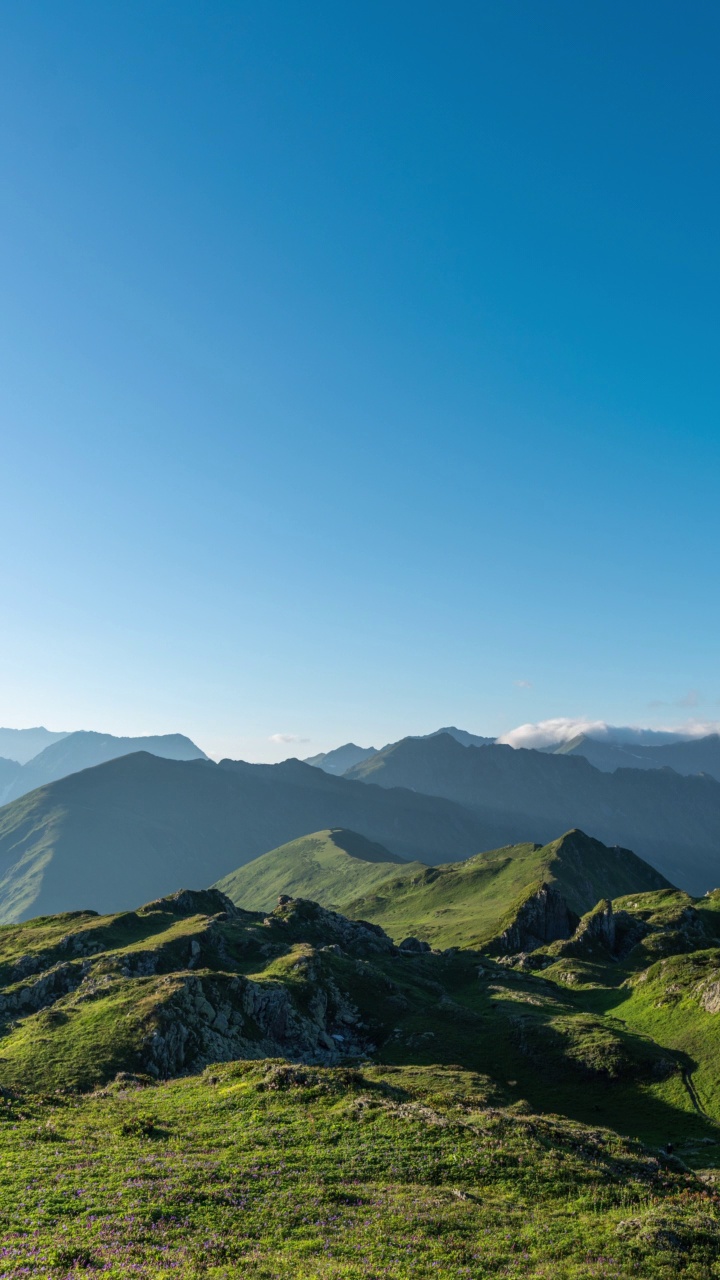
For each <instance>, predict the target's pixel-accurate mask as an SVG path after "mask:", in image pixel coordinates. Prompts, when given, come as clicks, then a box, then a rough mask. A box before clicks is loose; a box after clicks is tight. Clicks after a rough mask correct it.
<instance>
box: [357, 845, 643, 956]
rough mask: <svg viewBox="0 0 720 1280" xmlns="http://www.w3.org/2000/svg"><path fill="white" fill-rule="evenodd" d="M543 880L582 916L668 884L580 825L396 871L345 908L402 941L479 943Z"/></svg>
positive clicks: (495, 931) (502, 924) (627, 853)
mask: <svg viewBox="0 0 720 1280" xmlns="http://www.w3.org/2000/svg"><path fill="white" fill-rule="evenodd" d="M543 884H547V885H551V886H554V887H555V888H556V889H557V891H558V893H559V894H560V895H561V896H562V898H563V899H564V901H565V903H566V904H567V905H568V906H569V907H570V909H571V911H572V912H575V913H576V914H577V915H578V916H580V915H583V914H584V912H586V911H588V910H590V908H591V907H593V906H594V905H595V903H596V902H597V901H598V900H599V899H600V898H614V897H617V896H618V895H620V894H625V893H643V892H645V891H646V890H650V889H664V888H667V887H668V882H667V881H666V880H665V879H664V877H663V876H661V875H659V873H658V872H657V871H655V870H654V869H653V868H652V867H651V866H649V865H648V864H647V863H646V862H643V860H642V859H641V858H637V857H636V856H635V854H634V853H631V852H630V850H629V849H620V848H610V849H609V848H607V847H606V846H605V845H604V844H601V843H600V841H599V840H594V839H592V838H591V837H590V836H586V835H585V833H584V832H582V831H568V832H567V833H566V834H565V835H564V836H561V837H560V838H559V839H558V840H554V841H552V843H550V844H547V845H542V846H541V845H537V844H520V845H514V846H508V847H506V848H504V849H495V850H492V851H490V852H489V853H479V854H477V855H476V856H475V857H472V858H468V859H467V860H466V861H464V862H456V863H454V864H451V865H450V866H442V867H426V868H423V869H422V870H421V871H418V872H415V873H413V874H412V875H403V876H391V877H389V878H388V879H387V880H386V881H384V883H382V884H380V885H379V886H378V887H377V888H376V889H375V890H373V891H372V892H371V893H367V894H363V895H361V896H358V897H356V898H350V897H347V898H345V899H344V901H343V903H342V910H343V911H344V912H345V914H347V915H349V916H351V917H353V918H355V919H357V918H362V919H365V920H371V921H373V922H374V923H375V924H379V925H381V926H382V928H383V929H385V931H386V932H387V933H389V934H390V936H391V937H392V938H394V939H395V940H396V941H398V942H399V941H400V940H401V939H402V938H404V937H406V936H407V935H408V934H414V935H416V936H417V937H419V938H421V939H422V940H423V941H426V942H429V943H431V944H432V945H433V946H436V947H450V946H466V947H482V946H486V945H488V944H489V943H490V942H491V941H492V940H493V939H496V938H497V937H498V935H499V934H500V933H502V932H503V930H505V929H506V928H507V927H508V926H509V925H511V924H512V923H513V921H514V920H515V918H516V916H517V914H518V911H519V909H520V908H521V907H522V905H523V904H524V903H525V902H526V901H527V900H528V899H529V898H531V897H532V896H533V895H534V894H535V893H536V892H537V891H538V889H540V887H541V886H542V885H543ZM556 936H557V935H556Z"/></svg>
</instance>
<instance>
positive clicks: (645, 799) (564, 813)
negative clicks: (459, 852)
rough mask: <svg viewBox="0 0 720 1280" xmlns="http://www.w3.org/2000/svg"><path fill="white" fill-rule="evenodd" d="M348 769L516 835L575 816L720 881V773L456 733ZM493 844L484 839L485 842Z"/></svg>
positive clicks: (678, 871)
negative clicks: (611, 766)
mask: <svg viewBox="0 0 720 1280" xmlns="http://www.w3.org/2000/svg"><path fill="white" fill-rule="evenodd" d="M346 776H347V777H348V778H351V779H355V780H358V781H362V782H365V783H370V784H374V785H378V786H381V787H408V788H412V789H413V790H415V791H418V792H422V793H424V794H426V795H434V796H443V797H445V798H446V799H448V800H453V801H455V802H456V803H457V804H462V805H464V806H466V807H467V808H469V809H472V810H477V811H478V812H482V814H483V817H484V820H485V821H486V822H488V823H492V824H493V825H494V826H495V828H496V829H498V830H499V829H502V830H503V831H504V833H505V834H504V835H503V837H502V838H501V839H500V840H499V841H493V842H490V841H487V842H484V847H485V848H488V847H489V846H490V843H496V844H503V843H509V844H513V843H516V842H519V841H522V840H527V839H528V838H532V839H535V840H538V839H539V840H549V839H552V837H553V835H554V834H555V832H557V831H562V830H564V829H566V828H567V827H568V826H573V827H580V828H582V829H583V830H585V831H592V832H593V833H594V834H595V835H596V836H597V837H598V838H599V839H601V840H603V841H604V842H605V843H606V844H608V845H615V844H619V845H623V846H624V847H626V848H629V849H635V850H636V851H637V853H639V854H640V856H641V857H643V858H646V859H647V860H648V862H650V863H651V864H652V865H653V866H654V867H657V868H658V870H659V871H661V872H662V873H663V875H665V876H667V877H668V879H669V880H671V881H672V882H673V883H674V884H679V885H681V886H682V888H684V889H686V890H687V891H688V892H690V893H695V894H703V893H705V892H706V891H707V890H709V889H713V888H715V887H716V886H717V881H718V876H719V872H718V856H717V855H718V848H719V847H720V782H719V781H717V779H715V778H712V777H709V776H704V775H703V776H697V777H682V776H680V775H679V774H677V773H674V772H673V771H672V770H669V769H662V770H661V769H627V768H625V769H618V770H616V771H615V772H614V773H603V772H601V771H600V770H599V769H595V768H594V767H593V766H592V765H591V764H590V762H589V761H588V760H586V759H585V758H584V757H583V756H581V755H554V754H553V755H549V754H547V753H546V752H543V751H527V750H517V751H515V750H513V749H512V747H509V746H504V745H498V744H495V745H489V746H480V747H475V746H468V747H465V746H461V745H460V744H459V743H458V742H456V741H455V740H454V739H453V738H452V737H451V736H450V735H449V734H440V735H437V736H434V737H430V738H424V739H418V738H405V739H403V741H402V742H398V743H395V744H394V745H393V746H391V747H386V748H385V749H384V750H383V751H380V752H378V753H377V755H375V756H373V757H372V759H371V760H368V761H366V762H365V763H363V764H359V765H357V766H355V767H354V768H352V769H350V770H349V771H348V773H347V775H346ZM481 847H483V846H481Z"/></svg>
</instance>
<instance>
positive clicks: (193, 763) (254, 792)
mask: <svg viewBox="0 0 720 1280" xmlns="http://www.w3.org/2000/svg"><path fill="white" fill-rule="evenodd" d="M468 749H469V748H468ZM458 750H465V748H460V747H459V748H458ZM334 827H344V828H348V829H349V830H351V831H360V832H362V834H363V835H364V836H365V837H366V838H367V839H368V840H375V841H378V842H380V843H381V844H383V845H384V846H386V847H387V848H388V849H389V850H390V851H391V852H392V853H393V854H395V855H397V856H400V857H408V858H413V857H417V858H419V859H420V860H422V861H424V862H442V861H450V860H451V859H456V858H457V857H463V856H467V855H469V854H471V853H474V852H476V851H477V849H479V848H482V847H483V846H485V847H487V846H488V845H497V844H499V843H501V841H502V837H501V838H500V839H497V834H498V833H497V831H496V829H495V827H494V826H493V823H492V821H491V820H490V819H488V818H487V817H485V816H484V815H482V814H481V813H469V812H468V811H467V810H466V809H464V808H463V807H462V806H460V805H456V804H453V803H452V802H450V801H447V800H442V799H436V798H434V797H430V796H423V795H414V794H413V793H412V792H410V791H388V790H386V789H385V788H382V787H365V786H361V785H359V784H358V783H356V782H348V781H346V780H345V779H344V778H334V777H332V775H330V774H327V773H323V771H322V770H321V769H314V768H312V767H311V766H310V765H307V764H303V763H302V762H301V761H299V760H286V761H284V762H283V763H282V764H277V765H253V764H245V763H244V762H242V761H229V760H228V761H223V762H222V763H221V764H219V765H216V764H214V763H213V762H212V761H209V760H189V761H184V760H182V761H178V760H165V759H161V758H160V757H159V756H153V755H150V754H148V753H147V752H139V753H136V754H134V755H128V756H123V757H120V758H119V759H115V760H111V761H109V762H108V763H106V764H102V765H97V766H96V767H95V768H92V769H86V770H83V771H82V772H80V773H73V774H70V775H69V776H68V777H65V778H62V779H60V780H59V781H57V782H53V783H49V784H48V785H47V786H45V787H41V788H39V789H38V790H36V791H33V792H31V793H30V794H29V795H25V796H22V797H21V798H20V799H18V800H14V801H13V802H12V803H11V804H7V805H5V806H4V807H3V808H2V809H0V921H9V920H19V919H25V918H27V917H28V916H31V915H37V914H40V913H54V912H57V911H64V910H74V909H75V908H76V907H77V906H78V904H80V905H81V906H87V907H92V908H93V909H94V910H111V909H112V910H119V909H122V908H129V907H131V906H132V904H133V903H134V902H138V901H142V900H143V899H149V898H151V897H157V896H159V895H160V894H162V893H164V892H165V891H166V890H167V888H168V886H170V885H173V884H177V883H178V882H180V883H182V882H183V881H184V882H185V883H195V884H198V883H199V884H210V883H212V882H213V881H215V880H218V879H219V878H220V877H222V876H226V875H228V874H229V873H230V872H231V871H233V870H235V869H236V868H237V867H239V866H241V865H242V864H243V863H245V862H249V861H250V860H251V859H252V858H256V857H258V856H259V854H261V853H264V852H266V850H268V849H274V848H276V847H277V846H279V845H281V844H286V843H287V842H288V841H290V840H295V839H297V838H298V837H299V836H303V835H306V834H307V832H308V831H322V830H325V829H328V828H334ZM488 833H490V838H489V839H488Z"/></svg>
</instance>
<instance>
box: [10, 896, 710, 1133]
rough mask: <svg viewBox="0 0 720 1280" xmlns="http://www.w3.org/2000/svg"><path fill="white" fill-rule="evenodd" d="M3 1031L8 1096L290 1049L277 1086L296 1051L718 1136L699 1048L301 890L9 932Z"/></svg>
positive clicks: (587, 1114) (650, 1127)
mask: <svg viewBox="0 0 720 1280" xmlns="http://www.w3.org/2000/svg"><path fill="white" fill-rule="evenodd" d="M510 959H511V960H512V957H510ZM606 967H607V968H610V969H611V968H612V966H611V965H610V966H606ZM548 972H549V970H548ZM0 1030H1V1031H2V1075H3V1088H4V1090H5V1091H6V1092H5V1093H4V1095H3V1099H2V1102H3V1109H4V1108H5V1107H6V1105H7V1097H8V1093H7V1091H8V1090H14V1089H17V1088H28V1087H30V1088H33V1089H36V1090H38V1091H42V1092H52V1091H54V1090H57V1089H60V1090H61V1091H63V1092H65V1091H67V1090H68V1089H73V1088H80V1089H84V1090H86V1089H89V1088H92V1087H93V1086H94V1085H99V1084H103V1083H106V1082H108V1081H110V1080H112V1079H113V1077H114V1076H115V1074H116V1073H117V1072H118V1071H125V1072H131V1073H134V1074H137V1073H139V1074H140V1076H141V1077H145V1078H146V1079H147V1078H148V1077H152V1078H154V1079H161V1080H165V1079H167V1078H169V1077H173V1076H177V1075H185V1074H187V1073H189V1072H197V1071H200V1070H202V1069H203V1068H204V1067H205V1066H206V1065H207V1064H209V1063H217V1062H223V1061H234V1060H237V1059H246V1060H247V1059H260V1058H268V1057H271V1058H276V1059H277V1058H284V1059H286V1060H287V1059H289V1060H290V1062H291V1063H294V1066H290V1067H289V1068H288V1067H283V1066H282V1065H281V1064H277V1063H276V1064H273V1066H272V1067H271V1068H270V1074H269V1078H268V1089H269V1090H272V1089H273V1088H276V1089H283V1088H287V1087H291V1085H292V1082H293V1080H294V1078H295V1077H294V1074H293V1073H294V1072H296V1071H298V1070H300V1073H301V1075H302V1068H300V1067H299V1065H298V1064H303V1063H304V1064H312V1065H315V1066H317V1065H327V1066H331V1065H333V1064H337V1063H340V1062H344V1063H346V1064H348V1065H354V1066H355V1067H357V1064H358V1062H368V1060H373V1059H374V1060H375V1062H376V1063H379V1064H385V1066H386V1067H391V1066H395V1067H401V1068H403V1067H405V1068H407V1067H409V1066H415V1067H417V1066H421V1065H423V1064H424V1065H436V1066H452V1067H453V1069H455V1070H457V1069H458V1068H461V1069H464V1070H470V1071H481V1072H483V1075H484V1077H485V1079H486V1082H487V1088H488V1091H489V1093H491V1094H494V1095H495V1097H496V1099H498V1100H500V1099H502V1098H503V1097H505V1098H507V1099H508V1100H509V1099H510V1098H515V1099H517V1100H518V1101H520V1099H525V1100H526V1106H527V1104H529V1105H530V1106H531V1107H532V1108H533V1109H534V1110H536V1111H537V1110H543V1111H551V1112H553V1113H554V1114H555V1115H566V1116H571V1117H573V1118H574V1119H576V1120H586V1121H588V1120H589V1121H594V1122H595V1123H598V1122H599V1117H601V1118H602V1122H603V1123H605V1124H609V1125H612V1126H614V1127H616V1128H617V1129H619V1130H620V1132H625V1133H632V1134H634V1135H636V1136H638V1137H645V1138H652V1137H655V1138H656V1140H657V1138H658V1137H663V1138H665V1137H666V1136H667V1135H668V1134H669V1133H673V1134H675V1133H676V1132H680V1133H682V1134H684V1135H686V1136H688V1137H691V1136H696V1137H701V1136H702V1135H706V1134H710V1133H712V1134H713V1136H718V1135H717V1132H716V1131H715V1130H714V1126H713V1124H712V1122H711V1121H709V1120H708V1119H707V1118H704V1117H699V1116H698V1115H697V1114H696V1112H695V1109H694V1105H693V1100H692V1097H691V1095H690V1094H689V1092H688V1091H687V1090H686V1089H685V1088H684V1086H683V1071H684V1070H685V1069H686V1067H687V1059H686V1058H685V1057H684V1056H683V1055H682V1054H676V1053H674V1052H673V1051H672V1050H668V1049H667V1048H666V1047H664V1046H662V1045H661V1044H658V1043H657V1042H656V1041H654V1040H653V1039H652V1038H648V1037H644V1036H639V1035H636V1034H633V1033H632V1032H629V1031H627V1030H626V1029H624V1028H623V1027H622V1026H620V1025H619V1024H617V1023H616V1022H615V1021H614V1020H613V1018H612V1016H609V1017H607V1016H606V1015H604V1014H603V1013H592V1012H590V1011H589V1009H588V1006H587V1001H586V1000H584V996H583V993H576V992H573V991H569V990H567V989H565V986H564V984H563V982H562V981H559V982H553V981H551V980H549V979H548V978H546V977H545V976H544V975H543V976H540V975H537V974H535V973H528V972H525V971H523V970H519V969H513V968H511V967H509V966H508V965H507V964H503V965H501V964H498V963H496V962H494V961H493V960H492V959H490V958H488V957H482V956H481V955H480V954H478V953H477V952H472V951H458V952H449V953H442V954H416V955H413V954H407V953H404V952H402V951H401V950H399V949H398V948H397V947H395V946H393V944H392V942H391V940H390V939H389V938H388V937H387V935H385V934H384V933H383V931H382V929H379V928H378V927H377V926H373V925H372V924H368V923H363V922H359V921H358V922H353V921H351V920H348V919H347V918H346V917H344V916H342V915H339V914H337V913H335V912H331V911H327V910H325V909H323V908H322V907H320V906H318V905H317V903H314V902H310V901H308V900H306V899H302V898H297V899H293V900H291V901H290V902H287V903H284V904H283V905H279V906H277V907H276V908H275V910H274V911H272V912H271V913H269V914H268V915H267V916H266V915H264V914H262V913H255V912H245V911H239V910H238V909H237V908H234V907H233V905H232V904H231V903H230V902H229V900H228V899H227V898H226V897H224V895H223V894H221V893H219V892H218V891H217V890H204V891H199V892H198V891H191V890H181V891H179V892H177V893H174V894H171V895H170V896H168V897H166V898H162V899H158V900H156V901H153V902H150V903H147V904H146V905H145V906H144V907H141V908H139V909H138V910H136V911H129V912H123V913H122V914H119V915H118V914H115V915H111V916H102V917H100V916H96V915H93V914H92V913H88V912H70V913H66V914H63V915H60V916H51V917H43V918H41V919H39V920H33V921H29V922H27V923H25V924H21V925H11V926H8V927H6V928H4V929H0ZM538 1052H539V1055H540V1056H538ZM306 1069H307V1068H306ZM208 1083H210V1081H208ZM589 1086H590V1087H589ZM716 1110H717V1107H716V1104H713V1112H715V1111H716ZM52 1140H53V1141H54V1137H53V1139H52Z"/></svg>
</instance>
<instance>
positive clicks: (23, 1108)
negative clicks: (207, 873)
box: [0, 1061, 720, 1280]
mask: <svg viewBox="0 0 720 1280" xmlns="http://www.w3.org/2000/svg"><path fill="white" fill-rule="evenodd" d="M3 1109H4V1112H5V1117H4V1118H5V1119H6V1120H7V1121H9V1123H6V1124H5V1125H4V1126H3V1129H4V1133H3V1150H2V1155H1V1156H0V1192H1V1196H0V1247H2V1268H3V1275H4V1276H5V1277H8V1280H14V1278H15V1277H20V1276H27V1275H33V1276H38V1277H48V1278H49V1277H60V1276H68V1275H72V1276H73V1277H78V1278H79V1277H91V1276H97V1275H100V1274H102V1275H105V1274H108V1275H110V1276H112V1277H114V1280H127V1278H129V1277H131V1276H132V1277H135V1276H138V1275H139V1276H146V1277H151V1276H152V1277H158V1278H159V1277H161V1276H163V1277H166V1276H168V1277H169V1276H174V1277H178V1280H199V1277H207V1278H208V1280H213V1278H214V1280H297V1278H298V1277H301V1276H302V1277H305V1278H307V1280H368V1278H369V1277H389V1278H390V1280H429V1278H430V1277H432V1278H433V1280H461V1278H463V1277H471V1278H478V1280H479V1277H486V1276H505V1277H511V1278H512V1277H514V1278H515V1280H521V1278H522V1280H540V1278H541V1277H542V1278H544V1280H547V1277H550V1276H552V1277H553V1280H598V1278H599V1277H603V1280H606V1278H607V1280H611V1278H612V1277H617V1278H620V1280H622V1278H623V1277H626V1276H629V1275H637V1276H642V1277H646V1278H647V1280H676V1277H677V1276H683V1277H685V1278H686V1280H716V1278H717V1277H718V1276H719V1275H720V1263H718V1256H719V1241H720V1216H719V1214H718V1205H717V1200H716V1197H715V1196H714V1194H713V1192H712V1189H711V1188H709V1187H708V1186H707V1185H706V1184H705V1183H703V1182H702V1181H700V1180H699V1179H698V1178H697V1177H695V1176H694V1175H693V1174H691V1173H683V1172H681V1171H678V1169H677V1168H676V1169H673V1168H670V1167H668V1166H667V1162H664V1161H662V1160H659V1159H658V1157H657V1155H656V1154H655V1153H652V1152H648V1151H647V1150H646V1149H644V1148H643V1147H641V1146H640V1145H639V1144H638V1143H636V1142H633V1141H627V1140H625V1139H623V1138H620V1137H618V1136H617V1134H615V1133H614V1132H613V1131H612V1130H610V1129H608V1128H605V1127H603V1126H600V1125H598V1124H597V1123H595V1124H593V1125H592V1126H591V1127H587V1126H584V1125H581V1124H578V1123H576V1122H570V1121H567V1120H563V1119H562V1118H560V1117H557V1116H546V1115H543V1114H537V1113H535V1112H533V1111H532V1110H531V1108H530V1107H529V1106H527V1104H523V1103H522V1102H517V1101H515V1102H513V1103H510V1102H509V1099H507V1098H504V1097H503V1096H502V1094H501V1093H499V1091H498V1089H497V1087H496V1086H495V1085H494V1084H493V1083H492V1081H490V1080H489V1079H488V1077H487V1076H486V1075H484V1074H481V1073H472V1072H466V1071H461V1070H459V1069H458V1068H437V1067H407V1068H388V1067H378V1066H371V1065H364V1066H363V1067H362V1068H359V1069H358V1068H351V1069H348V1068H346V1067H337V1068H331V1069H328V1068H322V1067H299V1066H297V1065H295V1066H288V1065H287V1064H284V1063H281V1062H272V1061H270V1062H263V1063H232V1064H226V1065H221V1066H213V1067H211V1068H209V1069H208V1070H206V1071H205V1072H204V1073H203V1074H201V1075H198V1076H195V1077H192V1078H189V1079H182V1080H175V1081H171V1082H169V1083H166V1084H155V1085H150V1084H146V1083H145V1082H142V1081H140V1080H138V1079H132V1078H130V1079H124V1080H118V1081H117V1082H116V1083H115V1084H113V1085H111V1086H110V1087H108V1088H106V1089H103V1090H101V1091H98V1092H97V1093H95V1094H94V1095H90V1096H86V1097H84V1098H79V1097H72V1096H67V1095H65V1096H63V1095H56V1096H54V1097H52V1098H46V1099H40V1098H33V1097H31V1096H28V1095H26V1094H24V1093H18V1092H13V1093H6V1095H5V1098H4V1108H3Z"/></svg>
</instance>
